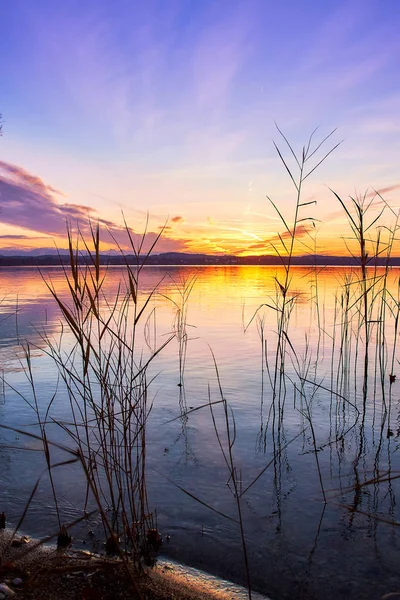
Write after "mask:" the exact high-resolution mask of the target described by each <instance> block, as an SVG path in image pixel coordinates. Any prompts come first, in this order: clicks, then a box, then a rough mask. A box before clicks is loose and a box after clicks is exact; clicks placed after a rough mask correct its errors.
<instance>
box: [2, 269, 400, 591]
mask: <svg viewBox="0 0 400 600" xmlns="http://www.w3.org/2000/svg"><path fill="white" fill-rule="evenodd" d="M277 273H278V275H279V269H276V268H273V269H271V268H268V267H198V268H188V267H184V268H183V267H168V268H156V267H151V268H150V267H149V268H146V269H145V270H144V275H143V279H142V291H143V293H144V294H145V293H146V292H148V291H150V290H151V289H153V288H154V287H155V286H156V285H157V284H159V287H158V292H159V293H158V294H157V295H155V296H154V298H153V299H152V301H151V303H150V305H149V312H150V311H153V312H152V313H151V315H152V316H151V318H150V321H149V322H148V327H147V328H146V331H144V332H143V339H142V340H141V350H142V351H143V354H144V356H146V355H147V354H148V353H149V352H150V350H149V347H148V346H150V347H151V346H154V344H156V343H162V341H163V340H166V339H167V337H168V335H169V334H170V333H171V331H172V330H173V324H174V319H175V316H176V304H174V303H173V302H171V299H172V300H173V301H174V302H175V303H177V304H179V303H180V301H181V300H180V299H181V295H180V290H181V289H182V285H183V284H184V282H185V281H186V282H187V281H189V280H190V278H191V277H193V275H195V276H196V282H195V285H194V287H193V291H192V293H191V295H190V298H189V302H188V304H187V311H188V312H187V332H188V335H189V340H188V342H187V354H186V362H185V371H184V389H183V388H181V387H179V386H178V383H179V381H180V379H179V347H178V342H177V340H176V339H174V340H172V341H171V343H170V344H169V345H168V346H167V347H166V348H165V349H164V351H163V352H162V353H161V354H160V355H159V356H158V357H157V360H156V362H155V363H154V364H153V365H152V367H151V372H150V373H149V375H150V376H154V380H153V381H152V383H151V385H150V392H149V393H150V398H149V400H150V401H152V402H153V408H152V411H151V414H150V418H149V422H148V427H149V428H148V436H147V459H148V489H149V499H150V505H151V506H152V507H155V508H156V509H157V513H158V522H159V529H160V530H161V531H162V533H163V534H166V533H169V535H170V536H171V539H170V542H169V544H168V545H166V544H164V546H163V553H164V554H165V555H167V556H170V557H171V558H174V559H178V560H180V561H182V562H184V563H186V564H189V565H193V566H197V567H200V568H203V569H204V570H206V571H209V572H210V573H213V574H217V575H221V576H223V577H225V578H228V579H231V580H234V581H237V582H240V583H244V582H245V574H244V568H243V560H242V553H241V545H240V537H239V533H238V528H237V526H236V525H235V524H234V523H232V522H231V521H229V520H227V519H224V518H223V517H220V516H218V515H217V514H216V513H215V512H212V511H210V510H209V509H207V508H206V507H204V506H202V505H201V504H199V503H197V502H195V501H194V500H193V499H192V498H190V497H189V496H187V495H185V494H184V493H183V492H182V491H180V490H179V489H178V488H177V487H175V486H174V485H173V484H172V483H171V482H170V481H168V480H167V479H166V478H165V477H164V476H165V475H166V476H167V477H168V478H169V479H170V480H172V481H173V482H175V483H176V484H178V485H179V486H181V487H183V488H185V489H186V490H188V491H189V492H191V493H193V494H195V495H196V496H197V497H199V498H200V499H201V500H203V501H204V502H206V503H208V504H210V505H211V506H213V507H214V508H215V509H216V510H218V511H221V512H223V513H226V514H228V515H231V516H233V517H236V512H235V502H234V498H233V496H232V493H231V491H230V487H229V485H227V484H228V483H229V482H228V479H229V474H228V473H227V470H226V466H225V463H224V459H223V456H222V454H221V451H220V448H219V445H218V440H217V438H216V435H215V431H214V427H213V423H212V419H211V417H210V411H209V409H208V408H206V409H201V410H198V411H195V412H191V413H190V414H189V416H188V418H187V419H182V418H178V419H176V420H173V421H171V419H174V418H175V417H179V416H180V415H181V411H182V408H184V407H185V406H186V407H187V409H188V410H191V409H192V408H196V407H200V406H202V405H204V404H207V402H208V400H209V393H210V397H211V400H212V401H213V400H215V401H216V400H218V399H219V398H220V395H219V389H218V385H217V377H216V370H215V365H214V361H213V357H212V353H211V350H212V352H213V353H214V356H215V359H216V363H217V365H218V372H219V376H220V381H221V385H222V389H223V395H224V397H225V398H226V399H227V400H228V402H229V404H230V406H231V408H232V410H233V414H234V418H235V425H236V433H237V436H236V441H235V444H234V458H235V465H236V468H237V473H238V477H239V479H240V481H241V485H242V489H245V488H246V487H247V486H248V485H249V483H251V482H252V481H253V480H254V479H255V478H256V477H257V475H258V474H259V473H260V472H261V471H262V470H263V469H264V467H265V466H266V465H267V464H268V463H269V462H270V461H271V466H270V467H269V468H268V469H267V470H265V472H264V473H263V474H262V476H261V477H260V478H259V479H258V480H257V481H256V483H255V484H254V485H253V486H252V487H251V488H250V489H249V490H248V492H246V493H245V494H244V495H243V503H242V508H243V518H244V525H245V532H246V538H247V543H248V550H249V558H250V563H251V575H252V581H253V585H254V587H255V588H256V589H257V590H259V591H261V592H263V593H266V594H269V595H271V596H272V598H276V599H277V600H278V599H279V598H310V599H312V598H316V599H320V598H321V599H322V598H328V599H329V598H332V599H333V598H358V597H360V598H371V599H372V598H379V597H380V595H382V594H384V593H388V592H394V591H400V575H399V572H398V565H399V564H400V563H399V561H400V549H399V540H398V527H397V523H398V522H400V515H399V514H398V513H399V509H398V498H399V491H400V490H399V486H398V479H396V476H397V473H400V462H399V453H398V445H399V435H400V416H399V387H398V386H399V385H400V384H398V383H397V382H396V381H395V382H394V383H392V384H390V381H389V377H388V374H389V373H392V372H393V374H396V369H398V368H399V364H398V361H397V358H398V355H397V348H396V346H395V344H396V339H395V335H394V332H395V330H394V322H395V316H396V314H395V308H396V298H397V275H398V273H397V272H393V273H391V275H390V282H389V289H390V290H391V293H392V294H393V296H392V297H391V298H389V300H388V307H389V306H390V308H387V313H388V314H387V316H386V317H385V318H386V320H387V324H388V325H387V328H386V332H385V336H386V347H387V352H386V353H381V354H376V353H375V351H374V352H372V353H371V355H370V361H369V385H368V391H367V394H366V396H365V398H364V397H363V394H362V381H361V380H362V357H363V353H364V350H365V347H364V341H363V339H362V337H360V336H359V335H358V334H359V320H358V316H357V306H353V303H354V302H355V301H356V300H357V297H356V296H357V294H356V293H354V297H353V298H352V299H351V298H350V300H349V303H348V306H349V311H348V313H347V315H352V318H353V321H352V324H351V327H349V328H348V329H346V324H345V323H344V319H343V314H341V313H340V302H341V298H340V294H339V293H338V290H339V288H341V285H342V283H343V281H344V280H345V277H346V276H347V275H348V271H346V270H345V269H342V268H329V269H325V270H324V271H323V272H321V273H320V274H319V278H318V287H316V285H315V278H314V274H313V273H310V271H309V270H308V269H306V268H295V269H293V279H292V283H291V290H292V292H293V293H294V294H295V295H296V302H295V303H294V309H293V312H292V315H291V326H290V329H289V332H290V340H288V344H287V360H286V361H285V362H286V377H285V385H286V394H285V395H282V396H281V399H280V400H279V401H276V402H275V404H273V403H272V392H271V387H270V384H269V374H271V373H272V371H273V364H274V362H273V361H274V358H273V357H274V345H275V344H276V328H277V325H276V314H275V311H274V310H273V309H272V308H271V306H272V305H273V302H274V299H275V295H276V290H275V287H276V286H275V280H274V277H275V276H276V275H277ZM42 275H43V276H44V278H45V279H47V280H51V281H52V282H53V284H54V286H55V287H56V288H57V289H58V290H59V291H60V293H61V294H66V290H65V282H64V276H63V273H62V271H61V270H60V269H56V268H51V269H50V268H49V269H45V270H44V271H43V272H42ZM0 276H1V285H2V297H3V300H2V303H1V313H2V318H3V320H2V321H1V323H0V326H1V340H0V361H1V363H0V368H1V369H2V370H3V371H4V378H5V380H6V385H5V389H4V390H1V389H0V420H1V423H3V424H5V425H8V426H12V427H18V428H21V427H26V426H27V427H28V428H29V427H30V426H31V424H32V422H33V421H34V413H33V411H32V409H31V407H30V405H29V403H32V402H33V401H34V396H33V393H32V387H31V385H30V382H29V381H28V378H27V371H26V360H25V358H24V353H23V345H24V344H26V341H29V342H30V345H31V346H30V347H31V364H32V374H33V378H34V382H35V390H36V394H37V401H38V403H39V405H40V407H41V410H42V411H44V410H45V408H46V407H47V406H48V404H49V402H50V401H51V400H52V398H53V397H55V399H54V402H53V404H52V407H51V416H53V417H54V418H56V419H64V420H66V419H68V417H69V402H68V399H67V396H66V393H65V390H63V386H62V385H61V384H60V383H58V381H57V371H56V369H55V367H54V364H53V362H52V359H51V358H49V356H48V355H47V354H46V343H45V342H44V340H43V335H44V334H46V335H47V336H49V337H50V338H52V339H54V340H57V339H58V338H59V335H60V330H61V323H60V315H59V313H58V309H57V307H56V305H55V302H54V301H53V300H52V299H51V296H50V293H49V291H48V289H47V288H46V286H45V284H44V283H43V279H42V276H41V275H40V274H39V273H38V272H37V271H36V270H35V269H30V268H26V269H23V268H21V269H3V270H1V271H0ZM123 276H124V272H123V270H121V269H119V268H114V269H110V271H109V274H108V278H107V283H106V288H105V290H106V294H107V296H108V297H109V299H110V300H112V298H113V297H114V296H115V293H116V290H117V286H118V283H119V282H120V281H121V279H123ZM353 277H357V275H353ZM317 293H318V306H317V304H316V294H317ZM338 294H339V295H338ZM335 297H336V301H335ZM262 304H269V305H270V306H264V307H263V308H261V309H260V310H259V312H258V313H257V315H258V317H257V318H254V319H253V320H252V322H251V324H250V325H249V327H247V328H246V326H247V325H248V324H249V322H250V321H251V319H252V317H253V315H254V314H255V311H256V310H257V309H258V308H259V307H260V305H262ZM153 309H154V310H153ZM372 321H373V319H372V318H371V328H372V335H371V341H373V346H374V348H375V341H376V339H375V338H376V333H377V329H376V328H375V329H374V327H375V325H373V323H372ZM318 322H319V324H320V327H319V328H318ZM392 322H393V326H392ZM341 340H342V344H341V343H340V341H341ZM146 341H147V343H146ZM378 341H381V342H382V340H381V339H380V338H378ZM62 343H63V344H64V346H65V348H68V347H70V346H71V344H72V339H71V336H69V335H68V333H64V336H63V342H62ZM340 347H341V348H342V351H341V350H340ZM263 349H264V350H263ZM392 350H393V352H392ZM265 356H266V357H267V359H268V368H267V366H266V362H265ZM392 362H393V364H392ZM383 363H384V364H385V365H386V375H387V376H386V375H385V378H384V379H383V380H381V378H380V372H381V371H380V365H382V364H383ZM360 365H361V366H360ZM375 373H377V375H376V376H375ZM299 375H300V376H302V377H303V380H300V379H299ZM301 381H303V387H302V388H301V385H300V382H301ZM293 382H295V383H296V382H297V383H296V388H297V391H296V389H295V387H294V385H293ZM313 382H316V383H317V384H318V386H319V387H317V386H316V385H315V383H313ZM209 390H210V392H209ZM329 390H333V391H334V393H331V392H330V391H329ZM183 391H184V396H183ZM301 391H302V393H300V392H301ZM350 402H351V404H350ZM308 416H309V417H312V424H313V428H312V429H311V428H310V427H309V424H308V419H307V417H308ZM216 417H217V424H218V427H219V428H220V431H221V438H222V441H223V443H225V436H224V431H223V422H222V421H221V420H220V415H219V414H218V410H217V409H216ZM299 433H300V435H299V436H298V437H297V438H296V439H295V440H294V441H293V442H292V443H290V444H289V445H286V444H287V443H288V442H289V441H291V440H293V438H295V436H297V435H298V434H299ZM312 433H314V435H315V445H314V442H313V436H312ZM51 436H52V437H53V439H55V440H57V441H62V442H65V441H66V437H65V434H64V433H63V432H62V431H60V430H59V429H57V426H50V427H49V437H51ZM0 444H1V445H0V465H1V479H0V511H1V510H5V511H6V513H7V515H8V518H9V522H10V523H11V524H14V525H15V524H16V523H17V522H18V518H19V516H20V515H21V512H22V510H23V507H24V506H25V503H26V501H27V498H28V497H29V494H30V492H31V490H32V488H33V485H34V484H35V482H36V480H37V478H38V476H39V475H40V474H41V472H42V470H43V468H44V462H43V457H42V455H41V452H40V446H39V444H37V443H36V442H34V441H32V440H30V439H29V438H26V437H24V436H23V435H20V434H16V433H14V432H11V431H6V430H0ZM315 449H316V450H317V451H318V452H317V458H318V462H319V469H320V473H321V478H322V482H323V487H324V490H325V493H326V496H327V500H328V501H327V504H326V505H325V504H324V502H323V498H322V492H321V485H320V479H319V473H318V468H317V467H318V464H317V462H316V456H315V452H314V450H315ZM274 456H275V460H272V459H273V457H274ZM378 477H381V478H383V479H384V481H383V482H381V483H379V484H378V483H376V479H377V478H378ZM372 479H373V480H375V481H374V482H372V483H370V484H368V485H361V484H363V483H365V482H368V481H370V480H372ZM357 484H358V486H357ZM56 488H57V495H58V497H59V499H60V502H61V506H62V515H63V520H64V521H65V522H68V521H72V520H73V519H74V518H77V517H78V516H79V515H80V514H81V512H82V507H83V503H84V497H85V485H84V483H83V478H81V475H80V472H79V469H78V468H75V466H73V467H70V468H68V469H66V468H62V469H60V470H59V474H58V476H57V477H56ZM56 523H57V522H56V518H55V510H54V506H53V502H52V496H51V493H50V490H49V486H48V482H47V479H46V477H45V476H44V477H43V479H42V481H41V483H40V486H39V493H38V494H37V495H36V496H35V498H34V501H33V502H32V505H31V507H30V510H29V512H28V515H27V517H26V519H25V522H24V524H23V530H24V531H26V532H28V533H30V534H32V535H38V536H41V535H46V534H47V533H49V532H52V531H53V530H55V529H56V527H57V524H56ZM93 526H94V527H95V524H94V525H93ZM88 529H89V527H88V525H87V524H85V525H84V526H81V527H78V528H77V529H76V532H75V539H76V541H77V542H78V543H83V542H84V541H86V542H87V543H88V540H87V531H88Z"/></svg>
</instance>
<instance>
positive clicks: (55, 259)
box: [0, 248, 400, 267]
mask: <svg viewBox="0 0 400 600" xmlns="http://www.w3.org/2000/svg"><path fill="white" fill-rule="evenodd" d="M46 251H47V252H46ZM86 260H87V255H85V254H84V253H81V254H80V261H81V262H82V263H84V262H85V261H86ZM125 261H127V262H128V263H129V264H132V265H135V264H136V262H137V260H136V257H135V256H134V255H133V254H127V255H125V257H123V256H121V254H118V253H116V252H115V251H111V252H110V253H103V254H101V256H100V262H101V264H102V265H124V264H125ZM143 261H144V257H140V262H143ZM61 264H63V265H68V264H69V253H68V251H67V250H60V253H59V254H56V253H54V250H53V249H51V251H50V249H48V248H42V249H39V250H32V251H28V252H24V253H20V254H12V253H11V251H6V252H4V253H0V267H10V266H21V267H23V266H57V265H61ZM146 264H148V265H270V266H273V265H276V266H279V265H282V264H287V259H286V260H285V259H284V260H283V261H282V260H281V259H280V258H279V257H278V256H231V255H223V256H221V255H210V254H190V253H185V252H165V253H162V254H152V255H151V256H149V257H148V258H147V259H146ZM358 264H359V262H358V260H357V259H355V258H352V257H349V256H326V255H323V254H307V255H304V256H294V257H293V258H292V265H294V266H296V265H297V266H301V265H303V266H357V265H358ZM370 264H371V266H374V265H378V266H379V265H382V266H383V265H385V264H386V263H385V259H384V258H378V259H375V260H372V261H371V263H370ZM390 265H391V266H400V257H393V258H391V259H390Z"/></svg>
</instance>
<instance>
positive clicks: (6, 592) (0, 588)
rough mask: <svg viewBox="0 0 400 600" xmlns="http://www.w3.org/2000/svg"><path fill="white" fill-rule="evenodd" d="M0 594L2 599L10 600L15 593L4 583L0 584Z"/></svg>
mask: <svg viewBox="0 0 400 600" xmlns="http://www.w3.org/2000/svg"><path fill="white" fill-rule="evenodd" d="M0 594H2V595H3V597H4V598H11V596H15V592H14V591H13V590H12V589H11V588H9V587H8V585H6V584H5V583H0Z"/></svg>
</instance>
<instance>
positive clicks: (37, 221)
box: [0, 0, 400, 256]
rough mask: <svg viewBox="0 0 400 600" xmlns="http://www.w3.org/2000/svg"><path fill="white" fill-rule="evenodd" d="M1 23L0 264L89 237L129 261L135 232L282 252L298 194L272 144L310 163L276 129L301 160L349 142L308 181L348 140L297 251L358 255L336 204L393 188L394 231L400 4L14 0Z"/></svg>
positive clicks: (326, 171) (389, 197)
mask: <svg viewBox="0 0 400 600" xmlns="http://www.w3.org/2000/svg"><path fill="white" fill-rule="evenodd" d="M1 25H2V35H1V36H0V67H1V79H0V113H1V114H2V116H3V135H2V137H1V138H0V253H1V249H3V250H15V252H16V253H18V252H19V251H21V250H24V249H25V250H26V249H30V248H54V247H55V246H57V247H60V248H62V247H65V245H66V227H67V225H69V227H71V228H72V229H73V230H76V229H77V228H79V230H80V231H81V232H82V234H83V235H84V236H87V235H89V231H90V223H92V224H94V223H96V224H97V223H99V224H100V227H101V230H102V240H103V242H102V249H103V250H107V249H109V248H113V247H115V245H114V240H116V241H117V242H118V244H120V246H121V247H122V248H123V249H125V250H126V249H128V247H129V240H128V236H127V235H126V232H124V220H125V221H126V223H127V224H128V226H129V228H130V230H131V231H133V232H135V233H136V234H138V235H139V234H140V233H141V232H143V231H144V229H145V228H146V227H147V231H148V240H149V242H148V243H149V244H150V243H152V242H153V241H154V240H155V239H156V238H157V236H158V234H159V233H160V232H162V235H161V238H160V239H159V241H158V243H157V246H156V249H157V251H158V252H165V251H179V252H205V253H208V254H225V253H230V254H238V255H243V256H245V255H250V254H274V253H275V252H276V251H281V250H282V248H281V250H280V249H279V245H280V244H281V241H280V239H281V238H280V237H279V236H282V235H283V236H284V237H283V239H285V236H287V237H290V234H289V233H288V231H287V230H292V228H293V222H294V210H295V204H296V194H297V192H296V189H295V187H294V185H293V182H292V181H291V179H290V176H289V174H288V172H287V170H286V168H285V166H284V165H283V163H282V161H281V159H280V157H279V155H278V153H277V150H276V148H275V146H274V142H275V143H276V144H277V146H278V148H279V149H280V152H282V153H283V158H284V159H285V160H286V161H287V164H288V166H289V169H290V170H291V172H292V173H293V174H294V176H295V177H297V175H298V166H297V164H296V163H295V160H294V158H293V156H292V155H291V152H290V149H289V148H288V146H287V145H286V142H285V140H284V138H283V137H282V135H281V134H280V132H279V130H278V129H277V126H276V125H278V127H279V128H280V130H281V131H282V132H283V133H284V135H285V136H286V138H287V139H288V140H289V141H290V144H291V146H292V147H293V149H294V150H295V152H296V153H297V154H298V156H300V157H301V152H302V147H303V146H307V144H308V139H309V136H310V134H311V133H312V132H313V131H314V129H315V128H316V127H318V129H317V131H316V133H315V134H314V137H313V140H312V145H311V148H315V147H317V146H318V144H319V142H320V141H321V140H322V139H324V137H325V136H326V135H328V134H329V133H330V132H332V131H333V130H334V129H336V128H337V129H336V131H334V133H333V134H332V136H331V137H329V139H328V140H327V141H326V143H325V144H324V145H323V146H322V147H321V148H320V149H319V150H318V151H317V152H316V153H315V154H314V155H313V156H312V157H311V159H310V160H309V162H308V163H307V165H306V166H307V169H308V171H309V170H311V169H312V168H313V167H314V166H315V165H316V164H317V163H318V162H319V160H320V159H322V158H323V156H324V154H325V153H326V152H329V151H330V150H331V149H332V148H333V147H335V146H336V145H337V144H339V142H341V143H340V145H339V146H338V147H337V148H336V149H335V150H334V151H333V152H332V153H331V154H330V155H329V156H328V158H327V159H326V161H324V162H323V163H322V164H321V165H320V166H319V167H318V168H317V169H316V170H315V171H314V172H313V173H311V174H310V176H309V177H307V179H306V180H305V181H304V185H303V187H302V196H301V200H302V202H303V203H305V206H303V207H301V214H300V215H299V216H300V217H301V218H302V219H304V220H303V221H302V222H301V224H300V225H299V227H298V229H297V232H296V237H297V238H298V243H297V245H296V248H295V253H297V254H304V253H306V252H309V251H318V252H319V253H328V254H343V253H346V252H347V250H346V243H347V245H348V244H349V243H350V244H351V242H349V229H348V226H347V224H346V216H345V214H344V212H343V210H342V209H341V206H340V204H339V202H338V200H337V199H336V197H335V196H334V194H333V193H332V191H331V190H332V189H333V190H335V191H336V192H337V194H339V196H340V197H342V198H343V199H344V200H346V199H347V198H348V197H349V196H355V195H364V194H367V197H368V198H370V197H372V194H373V193H374V192H373V191H374V190H379V191H381V193H382V195H383V196H384V198H385V200H386V201H387V202H388V203H390V205H391V206H392V207H393V212H391V211H389V210H388V209H386V210H385V213H384V214H383V216H382V220H383V221H382V224H383V225H389V224H390V222H391V219H393V218H394V215H395V212H396V210H397V208H398V207H399V206H400V172H399V164H400V111H399V107H400V69H399V68H398V65H399V64H400V37H399V36H398V31H399V27H400V3H399V2H398V0H385V2H382V0H324V1H323V2H320V1H319V0H318V1H317V0H282V2H280V3H277V2H276V1H272V0H244V1H242V0H199V1H198V2H193V0H147V1H146V2H139V1H137V0H113V1H112V2H111V1H110V0H86V1H85V2H81V1H80V0H64V1H63V2H54V0H2V2H1ZM308 171H306V172H308ZM271 200H272V202H273V203H274V204H272V202H271ZM346 201H347V200H346ZM306 203H307V204H306ZM309 203H312V204H309ZM274 205H275V206H276V207H277V209H278V210H279V213H280V214H281V215H282V217H283V218H284V219H285V223H286V225H287V229H286V228H285V225H284V224H283V222H282V219H281V217H280V215H279V214H278V212H277V210H276V209H275V208H274ZM381 208H382V200H381V199H380V198H378V201H377V202H376V208H374V206H372V209H371V211H372V212H371V218H370V220H371V221H373V219H374V215H376V214H378V213H377V211H379V210H380V209H381ZM311 219H314V220H311ZM146 223H147V225H146ZM373 231H374V228H372V229H371V231H370V233H371V234H372V233H373ZM397 253H400V252H397Z"/></svg>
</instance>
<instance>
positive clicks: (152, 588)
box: [0, 529, 270, 600]
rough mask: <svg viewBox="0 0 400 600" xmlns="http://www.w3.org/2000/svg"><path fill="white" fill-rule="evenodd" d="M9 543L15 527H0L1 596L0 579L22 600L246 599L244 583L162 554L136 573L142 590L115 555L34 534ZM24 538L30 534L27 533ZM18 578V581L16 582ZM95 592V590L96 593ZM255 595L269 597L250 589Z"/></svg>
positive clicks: (259, 598) (257, 599)
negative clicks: (63, 546)
mask: <svg viewBox="0 0 400 600" xmlns="http://www.w3.org/2000/svg"><path fill="white" fill-rule="evenodd" d="M24 538H25V536H20V535H19V534H18V535H16V536H15V538H14V539H15V540H17V541H20V542H21V544H20V545H18V546H11V541H12V539H13V531H12V530H10V529H4V530H0V559H1V563H0V597H1V584H3V585H4V584H5V585H6V586H8V588H9V589H10V591H11V593H10V594H9V595H7V594H6V595H5V596H4V597H5V598H12V597H15V596H14V595H13V593H14V594H18V597H19V598H26V600H39V599H41V598H46V599H49V600H52V599H54V600H73V599H75V598H76V599H79V600H81V599H86V598H87V599H88V600H91V599H92V598H95V597H96V598H97V599H98V600H100V599H101V600H108V598H110V600H111V598H113V599H115V600H117V599H121V600H122V599H125V598H126V599H128V598H139V599H140V598H143V600H153V599H154V600H169V599H171V600H172V599H174V600H246V598H248V593H247V591H246V589H245V588H243V587H241V586H238V585H236V584H234V583H232V582H230V581H227V580H224V579H220V578H218V577H215V576H213V575H210V574H208V573H205V572H203V571H200V570H198V569H194V568H193V567H188V566H186V565H182V564H180V563H176V562H174V561H171V560H167V559H163V558H160V559H159V560H158V561H157V565H156V566H155V567H153V568H152V569H146V570H145V571H144V573H143V574H140V575H139V576H137V574H134V578H135V582H136V584H137V587H138V588H139V590H140V594H138V593H135V592H134V586H133V584H132V581H131V580H130V579H129V576H128V572H127V569H126V567H125V566H124V564H123V562H122V560H121V559H119V558H109V557H106V556H103V555H100V554H93V553H91V552H88V551H86V550H79V549H77V550H75V549H71V548H69V549H67V550H57V548H56V547H55V546H48V545H44V544H40V542H39V541H38V540H35V539H29V541H22V540H24ZM25 539H26V540H27V539H28V538H25ZM15 582H17V583H15ZM94 594H96V596H95V595H94ZM252 598H253V600H270V599H268V598H267V597H266V596H263V595H262V594H259V593H257V592H252Z"/></svg>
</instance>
